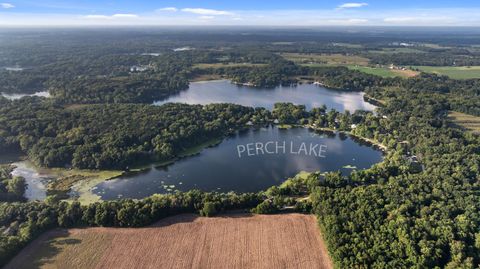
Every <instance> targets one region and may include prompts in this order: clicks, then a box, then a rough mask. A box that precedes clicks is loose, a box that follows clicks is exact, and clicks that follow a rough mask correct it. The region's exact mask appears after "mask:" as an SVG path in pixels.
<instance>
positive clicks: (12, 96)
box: [1, 91, 50, 100]
mask: <svg viewBox="0 0 480 269" xmlns="http://www.w3.org/2000/svg"><path fill="white" fill-rule="evenodd" d="M1 94H2V96H3V97H5V98H7V99H9V100H17V99H20V98H22V97H25V96H40V97H50V94H49V93H48V92H47V91H44V92H36V93H32V94H24V93H1Z"/></svg>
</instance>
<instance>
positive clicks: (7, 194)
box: [0, 165, 27, 202]
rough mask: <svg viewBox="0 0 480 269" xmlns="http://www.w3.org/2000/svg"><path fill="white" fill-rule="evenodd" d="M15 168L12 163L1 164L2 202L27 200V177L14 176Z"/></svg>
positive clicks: (0, 191)
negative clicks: (25, 195)
mask: <svg viewBox="0 0 480 269" xmlns="http://www.w3.org/2000/svg"><path fill="white" fill-rule="evenodd" d="M13 168H14V167H13V166H11V165H0V202H14V201H24V200H25V198H24V197H23V195H24V194H25V190H26V188H27V185H26V183H25V179H24V178H22V177H17V176H16V177H14V176H12V171H13Z"/></svg>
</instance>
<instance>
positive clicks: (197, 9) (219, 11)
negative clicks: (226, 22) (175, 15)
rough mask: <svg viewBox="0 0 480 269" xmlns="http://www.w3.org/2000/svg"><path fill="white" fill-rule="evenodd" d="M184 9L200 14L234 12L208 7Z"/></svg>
mask: <svg viewBox="0 0 480 269" xmlns="http://www.w3.org/2000/svg"><path fill="white" fill-rule="evenodd" d="M182 11H183V12H187V13H193V14H198V15H229V16H230V15H233V13H232V12H229V11H225V10H216V9H206V8H183V9H182Z"/></svg>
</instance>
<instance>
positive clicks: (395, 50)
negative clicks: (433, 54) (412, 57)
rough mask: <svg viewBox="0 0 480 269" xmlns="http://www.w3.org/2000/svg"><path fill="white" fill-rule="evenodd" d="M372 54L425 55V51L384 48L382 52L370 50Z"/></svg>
mask: <svg viewBox="0 0 480 269" xmlns="http://www.w3.org/2000/svg"><path fill="white" fill-rule="evenodd" d="M368 52H370V53H380V54H395V53H425V51H423V50H419V49H414V48H383V49H381V50H370V51H368Z"/></svg>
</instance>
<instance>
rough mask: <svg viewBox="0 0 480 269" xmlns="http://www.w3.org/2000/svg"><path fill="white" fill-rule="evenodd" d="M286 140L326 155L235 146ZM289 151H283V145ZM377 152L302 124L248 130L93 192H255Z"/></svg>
mask: <svg viewBox="0 0 480 269" xmlns="http://www.w3.org/2000/svg"><path fill="white" fill-rule="evenodd" d="M268 141H287V144H288V143H290V142H289V141H291V142H292V143H294V144H295V145H300V144H301V143H302V142H304V143H306V144H307V145H309V144H310V143H313V144H322V145H326V146H327V148H326V153H325V154H324V155H325V156H326V157H325V158H320V157H316V156H313V155H310V156H309V155H305V154H300V155H299V154H259V155H255V156H248V157H242V158H239V155H238V145H246V144H248V143H256V142H261V143H264V144H265V143H266V142H268ZM287 151H288V149H287ZM381 159H382V154H381V153H380V152H379V151H376V150H374V149H373V148H371V147H368V146H366V145H361V144H358V143H356V142H354V141H353V140H352V139H351V138H349V137H342V138H341V137H340V136H338V135H337V136H331V135H326V134H317V133H315V132H312V131H309V130H308V129H305V128H295V129H289V130H280V129H278V128H276V127H269V128H261V129H259V130H253V129H251V130H248V131H246V132H241V133H238V134H236V135H234V136H232V137H229V138H227V139H226V140H225V141H223V142H222V143H221V144H219V145H218V146H216V147H213V148H208V149H205V150H203V151H202V153H201V154H200V155H197V156H193V157H189V158H184V159H181V160H179V161H177V162H176V163H174V164H172V165H170V166H168V167H164V168H152V169H150V170H147V171H145V172H142V173H139V174H134V175H130V176H126V177H121V178H118V179H114V180H110V181H105V182H102V183H100V184H99V185H97V186H96V187H94V189H93V192H94V193H95V194H97V195H99V196H101V197H102V198H103V199H117V198H142V197H146V196H150V195H152V194H154V193H169V192H173V191H175V190H181V191H187V190H190V189H194V188H198V189H201V190H206V191H222V192H223V191H237V192H256V191H259V190H263V189H266V188H268V187H270V186H273V185H278V184H280V183H281V182H282V181H283V180H285V179H286V178H288V177H292V176H294V175H295V174H297V173H298V172H300V171H318V170H320V171H322V172H325V171H336V170H341V171H342V172H343V173H345V174H348V173H350V172H351V171H352V168H358V169H364V168H368V167H370V166H371V165H372V164H374V163H377V162H379V161H381Z"/></svg>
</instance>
